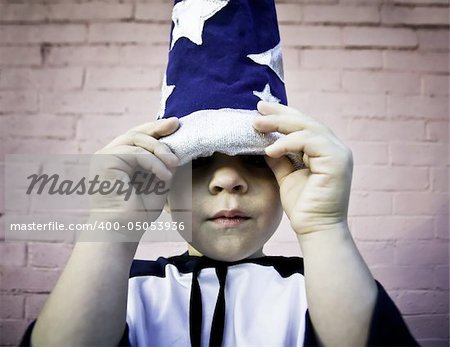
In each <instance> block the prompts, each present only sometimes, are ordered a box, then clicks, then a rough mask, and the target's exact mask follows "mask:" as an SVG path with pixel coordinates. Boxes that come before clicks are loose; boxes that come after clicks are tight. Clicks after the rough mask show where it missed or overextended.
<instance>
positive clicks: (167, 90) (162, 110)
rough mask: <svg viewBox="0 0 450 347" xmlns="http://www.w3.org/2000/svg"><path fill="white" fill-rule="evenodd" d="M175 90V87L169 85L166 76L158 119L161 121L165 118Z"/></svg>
mask: <svg viewBox="0 0 450 347" xmlns="http://www.w3.org/2000/svg"><path fill="white" fill-rule="evenodd" d="M174 89H175V86H174V85H170V86H168V85H167V77H166V75H164V79H163V82H162V88H161V101H160V104H159V110H158V114H157V119H160V118H162V117H163V116H164V113H165V112H166V102H167V99H168V98H169V96H170V95H171V94H172V92H173V90H174Z"/></svg>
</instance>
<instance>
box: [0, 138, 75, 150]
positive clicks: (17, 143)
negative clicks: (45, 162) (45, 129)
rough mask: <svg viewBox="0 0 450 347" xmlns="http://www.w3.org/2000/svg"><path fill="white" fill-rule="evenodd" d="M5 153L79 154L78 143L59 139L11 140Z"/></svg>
mask: <svg viewBox="0 0 450 347" xmlns="http://www.w3.org/2000/svg"><path fill="white" fill-rule="evenodd" d="M3 147H4V150H5V153H15V154H33V153H35V154H73V153H78V143H77V142H75V141H69V140H57V139H45V138H39V139H29V138H11V139H9V140H8V141H5V144H4V145H3Z"/></svg>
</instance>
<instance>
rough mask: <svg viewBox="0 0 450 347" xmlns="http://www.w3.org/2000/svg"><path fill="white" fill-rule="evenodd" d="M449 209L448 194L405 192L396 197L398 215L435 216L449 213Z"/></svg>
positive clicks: (395, 209)
mask: <svg viewBox="0 0 450 347" xmlns="http://www.w3.org/2000/svg"><path fill="white" fill-rule="evenodd" d="M416 170H417V169H416ZM416 170H414V171H416ZM408 179H409V177H408ZM411 179H413V177H411ZM448 208H449V201H448V194H442V193H430V192H404V193H396V194H395V195H394V213H395V214H397V215H409V216H411V215H414V216H417V215H434V214H436V213H443V212H444V211H448Z"/></svg>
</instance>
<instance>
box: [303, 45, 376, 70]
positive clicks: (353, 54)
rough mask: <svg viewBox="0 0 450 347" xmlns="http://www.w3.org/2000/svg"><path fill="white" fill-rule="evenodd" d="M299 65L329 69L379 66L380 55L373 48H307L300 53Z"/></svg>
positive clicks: (372, 67)
mask: <svg viewBox="0 0 450 347" xmlns="http://www.w3.org/2000/svg"><path fill="white" fill-rule="evenodd" d="M300 57H301V58H300V62H301V66H303V67H307V68H330V69H341V68H349V69H374V68H381V66H382V55H381V52H380V51H375V50H357V51H351V50H337V49H308V50H302V51H301V53H300Z"/></svg>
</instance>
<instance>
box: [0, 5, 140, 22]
mask: <svg viewBox="0 0 450 347" xmlns="http://www.w3.org/2000/svg"><path fill="white" fill-rule="evenodd" d="M0 13H1V15H0V22H17V21H20V22H24V21H25V22H35V21H45V20H70V21H75V20H82V21H88V20H92V19H130V18H131V14H132V4H114V3H108V2H99V1H96V2H95V1H94V2H91V3H78V4H70V3H65V4H58V3H52V4H8V5H3V6H2V7H1V8H0Z"/></svg>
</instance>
